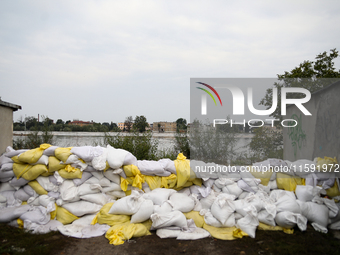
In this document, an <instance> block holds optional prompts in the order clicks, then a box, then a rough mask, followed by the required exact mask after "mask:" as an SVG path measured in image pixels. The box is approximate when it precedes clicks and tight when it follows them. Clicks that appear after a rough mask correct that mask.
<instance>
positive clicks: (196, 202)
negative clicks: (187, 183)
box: [190, 194, 203, 212]
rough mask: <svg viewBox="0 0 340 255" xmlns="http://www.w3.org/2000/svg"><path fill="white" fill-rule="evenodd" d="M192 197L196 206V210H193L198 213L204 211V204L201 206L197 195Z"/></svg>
mask: <svg viewBox="0 0 340 255" xmlns="http://www.w3.org/2000/svg"><path fill="white" fill-rule="evenodd" d="M190 197H191V198H192V199H193V200H194V203H195V206H194V208H193V209H192V210H193V211H196V212H199V211H201V210H202V209H203V207H202V204H201V202H200V200H199V199H198V198H197V195H196V194H191V196H190Z"/></svg>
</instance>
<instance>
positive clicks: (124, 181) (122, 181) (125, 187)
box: [120, 177, 129, 191]
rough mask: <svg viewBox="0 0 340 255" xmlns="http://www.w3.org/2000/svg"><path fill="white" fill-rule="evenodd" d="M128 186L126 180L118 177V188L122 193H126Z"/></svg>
mask: <svg viewBox="0 0 340 255" xmlns="http://www.w3.org/2000/svg"><path fill="white" fill-rule="evenodd" d="M128 186H129V181H128V180H126V179H125V178H123V177H120V188H121V189H122V190H123V191H127V189H128Z"/></svg>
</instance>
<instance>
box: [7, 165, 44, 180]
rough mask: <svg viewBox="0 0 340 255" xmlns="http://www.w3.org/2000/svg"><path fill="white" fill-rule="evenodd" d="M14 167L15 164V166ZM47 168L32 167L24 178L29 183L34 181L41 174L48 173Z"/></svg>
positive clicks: (40, 166) (42, 166)
mask: <svg viewBox="0 0 340 255" xmlns="http://www.w3.org/2000/svg"><path fill="white" fill-rule="evenodd" d="M13 165H14V164H13ZM47 172H48V170H47V166H45V165H42V164H38V165H34V166H32V167H30V168H29V169H28V171H26V172H25V173H24V174H23V175H22V178H24V179H26V180H28V181H33V180H35V179H37V178H38V177H39V176H40V175H41V174H43V173H47Z"/></svg>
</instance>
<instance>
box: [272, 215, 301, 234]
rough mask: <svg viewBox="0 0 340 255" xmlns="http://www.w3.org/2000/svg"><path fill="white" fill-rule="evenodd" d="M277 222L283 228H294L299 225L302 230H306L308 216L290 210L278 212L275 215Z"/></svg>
mask: <svg viewBox="0 0 340 255" xmlns="http://www.w3.org/2000/svg"><path fill="white" fill-rule="evenodd" d="M275 222H276V224H277V225H278V226H280V227H283V228H293V227H295V225H297V226H298V227H299V229H300V230H301V231H305V230H306V229H307V218H306V217H305V216H303V215H301V214H298V213H292V212H289V211H284V212H279V213H277V214H276V216H275Z"/></svg>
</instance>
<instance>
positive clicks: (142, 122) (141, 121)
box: [133, 115, 149, 133]
mask: <svg viewBox="0 0 340 255" xmlns="http://www.w3.org/2000/svg"><path fill="white" fill-rule="evenodd" d="M147 127H149V124H148V122H147V120H146V118H145V116H143V115H141V116H136V118H135V122H134V124H133V129H134V130H138V131H139V132H141V133H143V132H145V131H146V128H147Z"/></svg>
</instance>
